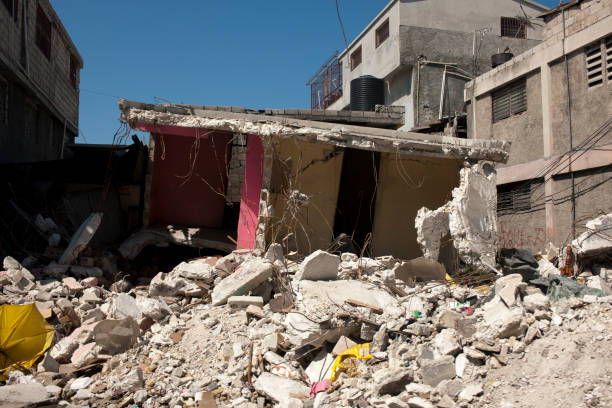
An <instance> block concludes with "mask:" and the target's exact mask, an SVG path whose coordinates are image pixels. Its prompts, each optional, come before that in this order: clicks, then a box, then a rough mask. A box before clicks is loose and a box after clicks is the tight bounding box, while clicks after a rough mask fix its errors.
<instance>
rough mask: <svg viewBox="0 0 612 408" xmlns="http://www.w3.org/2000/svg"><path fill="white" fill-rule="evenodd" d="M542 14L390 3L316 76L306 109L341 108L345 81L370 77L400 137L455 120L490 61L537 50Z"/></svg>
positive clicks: (475, 0) (485, 5) (444, 2)
mask: <svg viewBox="0 0 612 408" xmlns="http://www.w3.org/2000/svg"><path fill="white" fill-rule="evenodd" d="M546 10H547V8H546V7H544V6H542V5H540V4H538V3H535V2H533V1H530V0H495V1H491V0H424V1H409V0H392V1H390V2H389V4H387V6H386V7H385V8H384V9H383V10H382V11H381V12H380V13H379V14H378V15H377V16H376V17H375V18H374V19H373V20H372V21H371V22H370V24H368V26H367V27H366V28H365V29H364V30H363V31H362V32H361V33H360V34H359V35H358V36H357V37H356V38H355V39H354V40H353V41H352V42H351V43H350V44H349V45H348V47H347V48H346V49H345V50H344V51H342V53H340V54H339V55H338V56H337V57H335V58H332V59H331V60H330V61H328V63H326V64H325V66H324V68H323V69H322V70H321V71H320V72H318V73H317V74H316V75H315V78H314V79H313V80H312V81H311V82H310V84H311V91H312V92H311V94H312V98H311V107H312V108H313V109H315V108H318V109H321V108H323V109H326V108H327V109H335V110H342V109H347V108H348V106H349V104H350V83H351V80H353V79H355V78H358V77H360V76H362V75H371V76H374V77H377V78H381V79H384V81H385V86H384V94H385V95H384V104H385V105H401V106H404V107H405V108H406V109H405V112H406V114H405V121H404V126H403V127H402V130H410V129H413V128H417V127H420V126H424V125H427V124H428V123H430V122H432V121H436V120H439V119H441V118H443V117H451V116H455V114H456V113H458V112H462V111H463V110H464V109H463V108H464V102H463V88H464V85H465V83H466V82H467V81H469V80H470V79H472V78H473V77H474V76H476V75H478V74H479V73H482V72H485V71H487V70H488V69H490V67H491V59H490V58H491V56H492V55H493V54H497V53H503V52H504V51H509V52H511V53H514V54H519V53H521V52H523V51H525V50H527V49H529V48H531V47H533V46H534V45H536V44H538V43H539V40H540V38H541V28H540V26H538V25H537V24H534V19H533V17H534V16H536V15H537V14H540V13H542V12H544V11H546Z"/></svg>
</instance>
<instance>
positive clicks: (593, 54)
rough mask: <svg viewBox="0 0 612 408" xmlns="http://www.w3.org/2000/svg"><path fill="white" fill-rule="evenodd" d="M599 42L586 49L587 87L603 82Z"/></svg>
mask: <svg viewBox="0 0 612 408" xmlns="http://www.w3.org/2000/svg"><path fill="white" fill-rule="evenodd" d="M602 62H603V60H602V56H601V46H600V44H599V42H597V44H593V45H592V46H590V47H588V48H587V49H586V69H587V84H588V85H589V88H591V87H594V86H597V85H601V83H602V82H603V72H602V71H603V64H602Z"/></svg>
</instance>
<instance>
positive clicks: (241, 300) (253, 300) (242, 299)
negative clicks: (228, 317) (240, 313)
mask: <svg viewBox="0 0 612 408" xmlns="http://www.w3.org/2000/svg"><path fill="white" fill-rule="evenodd" d="M227 304H228V305H229V306H231V307H247V306H250V305H253V306H259V307H263V304H264V301H263V298H262V297H261V296H230V298H229V299H227Z"/></svg>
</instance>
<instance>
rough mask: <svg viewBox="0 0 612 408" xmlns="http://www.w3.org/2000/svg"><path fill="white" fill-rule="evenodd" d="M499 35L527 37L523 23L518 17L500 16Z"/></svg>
mask: <svg viewBox="0 0 612 408" xmlns="http://www.w3.org/2000/svg"><path fill="white" fill-rule="evenodd" d="M501 36H502V37H510V38H527V34H526V32H525V24H524V23H523V22H522V21H521V20H519V19H518V18H513V17H502V18H501Z"/></svg>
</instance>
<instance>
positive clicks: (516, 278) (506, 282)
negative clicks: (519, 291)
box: [494, 273, 523, 293]
mask: <svg viewBox="0 0 612 408" xmlns="http://www.w3.org/2000/svg"><path fill="white" fill-rule="evenodd" d="M521 282H523V277H522V276H521V275H520V274H518V273H512V274H510V275H505V276H502V277H500V278H498V279H497V280H496V281H495V285H494V289H495V293H499V292H500V291H501V290H502V289H503V288H504V287H506V286H515V287H518V285H519V284H520V283H521Z"/></svg>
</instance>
